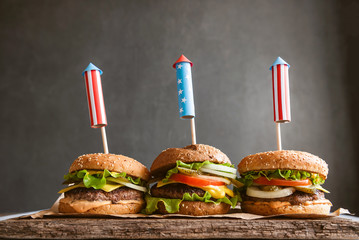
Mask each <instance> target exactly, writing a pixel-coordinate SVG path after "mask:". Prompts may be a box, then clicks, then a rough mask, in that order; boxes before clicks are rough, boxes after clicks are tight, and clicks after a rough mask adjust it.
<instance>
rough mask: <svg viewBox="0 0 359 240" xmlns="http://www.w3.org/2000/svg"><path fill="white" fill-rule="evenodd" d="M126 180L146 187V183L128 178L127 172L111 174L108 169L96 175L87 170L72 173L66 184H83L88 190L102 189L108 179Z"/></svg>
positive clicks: (65, 177)
mask: <svg viewBox="0 0 359 240" xmlns="http://www.w3.org/2000/svg"><path fill="white" fill-rule="evenodd" d="M109 177H113V178H124V179H127V180H128V181H130V182H131V183H133V184H136V185H140V186H145V185H146V182H145V181H142V180H141V179H140V178H132V177H131V176H128V175H127V174H126V173H125V172H122V173H118V172H110V171H108V170H107V169H105V170H104V171H96V173H90V172H89V171H87V170H85V169H84V170H80V171H75V172H71V173H69V174H67V175H65V176H64V179H65V181H64V184H69V183H80V182H83V183H84V185H85V187H86V188H91V187H92V188H94V189H102V187H103V186H105V184H106V183H107V182H108V178H109Z"/></svg>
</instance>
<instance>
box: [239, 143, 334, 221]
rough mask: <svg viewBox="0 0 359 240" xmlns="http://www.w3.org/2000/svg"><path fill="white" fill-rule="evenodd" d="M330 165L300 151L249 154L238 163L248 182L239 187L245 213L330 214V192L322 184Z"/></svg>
mask: <svg viewBox="0 0 359 240" xmlns="http://www.w3.org/2000/svg"><path fill="white" fill-rule="evenodd" d="M328 171H329V169H328V164H327V163H326V162H325V161H324V160H322V159H321V158H319V157H317V156H315V155H313V154H310V153H307V152H301V151H293V150H282V151H269V152H262V153H256V154H253V155H249V156H247V157H245V158H243V159H242V161H241V162H240V163H239V164H238V172H239V174H240V175H241V179H242V182H243V183H244V184H245V185H244V187H243V188H242V189H241V190H240V192H241V196H242V200H243V201H242V203H241V208H242V210H243V211H244V212H248V213H254V214H259V215H278V214H287V215H291V214H294V215H291V216H294V217H297V218H302V217H305V218H306V217H308V216H309V215H310V214H312V215H313V216H314V215H316V214H321V215H326V214H329V212H330V208H331V206H332V204H331V202H330V201H329V200H327V199H325V197H324V193H329V192H328V191H327V190H325V189H324V188H322V187H321V186H320V185H321V184H323V183H324V181H325V179H326V178H327V175H328ZM308 214H309V215H308Z"/></svg>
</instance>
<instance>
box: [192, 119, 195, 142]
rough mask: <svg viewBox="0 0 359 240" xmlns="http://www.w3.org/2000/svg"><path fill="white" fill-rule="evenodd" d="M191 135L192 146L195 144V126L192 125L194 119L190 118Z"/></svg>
mask: <svg viewBox="0 0 359 240" xmlns="http://www.w3.org/2000/svg"><path fill="white" fill-rule="evenodd" d="M191 134H192V144H196V126H195V124H194V118H191Z"/></svg>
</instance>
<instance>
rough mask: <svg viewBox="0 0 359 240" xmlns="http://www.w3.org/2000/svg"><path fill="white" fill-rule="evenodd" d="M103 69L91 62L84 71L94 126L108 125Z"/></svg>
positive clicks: (92, 124)
mask: <svg viewBox="0 0 359 240" xmlns="http://www.w3.org/2000/svg"><path fill="white" fill-rule="evenodd" d="M101 74H102V71H101V69H99V68H97V67H96V66H95V65H93V64H92V63H90V64H89V65H88V67H87V68H86V69H85V71H84V72H83V75H84V78H85V82H86V92H87V100H88V106H89V112H90V121H91V127H92V128H100V127H104V126H107V119H106V112H105V104H104V101H103V93H102V84H101Z"/></svg>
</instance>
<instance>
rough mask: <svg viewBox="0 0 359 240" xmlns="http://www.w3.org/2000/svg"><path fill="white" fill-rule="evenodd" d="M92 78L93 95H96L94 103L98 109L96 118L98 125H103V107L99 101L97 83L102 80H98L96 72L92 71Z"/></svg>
mask: <svg viewBox="0 0 359 240" xmlns="http://www.w3.org/2000/svg"><path fill="white" fill-rule="evenodd" d="M91 77H92V88H93V95H94V102H95V106H94V107H95V109H96V118H97V124H102V114H101V105H100V100H99V97H100V96H99V89H98V86H97V81H100V79H97V74H96V70H91Z"/></svg>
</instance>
